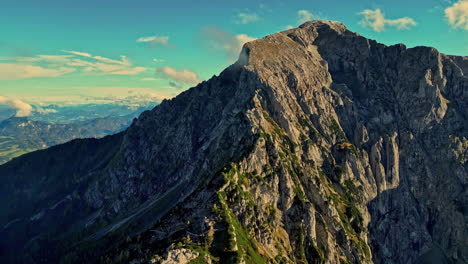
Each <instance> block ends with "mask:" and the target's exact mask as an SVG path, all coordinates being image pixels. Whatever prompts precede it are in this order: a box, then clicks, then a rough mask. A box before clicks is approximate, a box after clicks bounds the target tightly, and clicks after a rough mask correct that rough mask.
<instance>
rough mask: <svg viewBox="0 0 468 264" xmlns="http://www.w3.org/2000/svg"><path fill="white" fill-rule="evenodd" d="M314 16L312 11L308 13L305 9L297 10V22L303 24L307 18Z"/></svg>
mask: <svg viewBox="0 0 468 264" xmlns="http://www.w3.org/2000/svg"><path fill="white" fill-rule="evenodd" d="M313 17H314V15H312V13H310V12H309V11H307V10H299V11H297V23H298V24H303V23H305V22H307V21H309V20H311V19H312V18H313Z"/></svg>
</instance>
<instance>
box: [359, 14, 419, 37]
mask: <svg viewBox="0 0 468 264" xmlns="http://www.w3.org/2000/svg"><path fill="white" fill-rule="evenodd" d="M358 14H359V15H362V16H363V18H362V20H361V21H360V22H359V24H360V25H361V26H363V27H370V28H372V30H374V31H376V32H381V31H384V30H385V27H386V26H391V27H396V29H397V30H401V29H410V27H411V26H416V22H415V21H414V20H413V19H412V18H410V17H402V18H397V19H386V18H385V16H384V14H383V13H382V10H380V9H375V10H371V9H365V10H364V11H362V12H360V13H358Z"/></svg>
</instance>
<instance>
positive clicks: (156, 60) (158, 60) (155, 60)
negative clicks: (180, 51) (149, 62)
mask: <svg viewBox="0 0 468 264" xmlns="http://www.w3.org/2000/svg"><path fill="white" fill-rule="evenodd" d="M153 61H154V62H165V61H166V60H165V59H153Z"/></svg>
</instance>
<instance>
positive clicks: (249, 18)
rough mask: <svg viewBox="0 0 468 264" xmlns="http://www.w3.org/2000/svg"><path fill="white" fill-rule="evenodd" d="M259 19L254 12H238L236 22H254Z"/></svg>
mask: <svg viewBox="0 0 468 264" xmlns="http://www.w3.org/2000/svg"><path fill="white" fill-rule="evenodd" d="M259 19H260V18H259V16H258V15H257V14H255V13H239V14H237V19H236V23H237V24H243V25H245V24H250V23H253V22H256V21H258V20H259Z"/></svg>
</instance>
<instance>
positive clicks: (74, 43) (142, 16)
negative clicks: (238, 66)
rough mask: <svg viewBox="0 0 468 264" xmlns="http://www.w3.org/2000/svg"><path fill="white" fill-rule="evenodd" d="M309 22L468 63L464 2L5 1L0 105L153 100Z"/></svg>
mask: <svg viewBox="0 0 468 264" xmlns="http://www.w3.org/2000/svg"><path fill="white" fill-rule="evenodd" d="M308 19H326V20H338V21H341V22H343V23H344V24H346V26H347V27H348V28H349V29H350V30H352V31H355V32H358V33H360V34H361V35H364V36H365V37H368V38H371V39H376V40H377V41H379V42H382V43H385V44H395V43H404V44H406V45H407V46H409V47H413V46H418V45H425V46H433V47H436V48H437V49H438V50H439V51H441V52H443V53H447V54H453V55H468V0H461V1H450V0H412V1H408V0H405V1H401V0H394V1H383V0H375V1H370V0H363V1H349V0H330V1H322V0H320V1H315V0H308V1H279V0H271V1H256V0H249V1H246V0H238V1H203V0H201V1H150V0H132V1H129V0H101V1H96V0H93V1H90V0H81V1H71V0H61V1H52V0H42V1H36V0H3V1H2V3H1V8H0V32H2V33H1V34H0V96H4V97H7V98H9V99H12V100H13V99H20V100H23V101H26V102H36V103H37V102H54V101H70V102H72V101H73V102H77V103H78V102H81V101H83V98H88V99H87V100H90V99H89V98H105V97H110V96H114V97H127V96H129V95H131V96H133V97H132V98H134V99H135V100H141V99H142V98H143V99H146V100H159V99H161V98H166V97H171V96H174V95H176V94H178V93H180V92H181V91H183V90H184V89H186V88H188V87H191V86H193V85H194V84H196V83H197V82H199V81H200V80H206V79H209V78H210V77H211V76H212V75H214V74H218V73H219V72H220V71H221V70H222V69H224V68H225V67H226V66H228V65H229V64H230V63H232V62H233V61H234V60H235V57H236V54H237V52H238V50H239V48H240V46H241V45H242V43H243V42H245V41H248V40H251V39H253V38H261V37H263V36H265V35H268V34H271V33H275V32H278V31H281V30H284V29H286V28H288V27H291V26H293V27H296V26H298V25H299V24H300V23H301V22H302V21H304V20H308ZM4 101H5V100H4ZM1 102H2V101H1V100H0V103H1Z"/></svg>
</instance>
